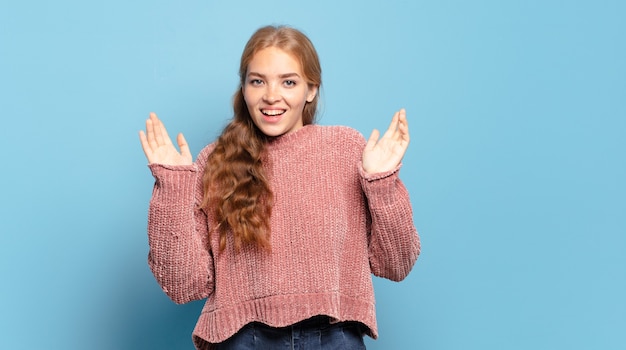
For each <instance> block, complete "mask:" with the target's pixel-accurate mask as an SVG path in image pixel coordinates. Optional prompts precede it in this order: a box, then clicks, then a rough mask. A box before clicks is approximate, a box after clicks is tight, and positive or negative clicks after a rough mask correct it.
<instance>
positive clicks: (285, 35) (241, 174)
mask: <svg viewBox="0 0 626 350" xmlns="http://www.w3.org/2000/svg"><path fill="white" fill-rule="evenodd" d="M268 47H277V48H279V49H281V50H283V51H285V52H286V53H288V54H290V55H292V56H293V57H294V58H296V59H297V60H298V61H299V63H300V67H301V69H302V73H303V75H304V79H305V80H306V81H307V83H308V84H309V86H311V87H318V93H317V94H315V98H314V99H313V101H311V102H308V103H306V104H305V106H304V109H303V111H302V122H303V124H304V125H307V124H312V123H313V122H314V121H315V115H316V111H317V102H318V96H319V87H320V86H321V84H322V70H321V66H320V63H319V58H318V55H317V52H316V51H315V48H314V47H313V44H312V43H311V41H310V40H309V39H308V38H307V37H306V35H304V34H303V33H302V32H300V31H298V30H297V29H294V28H291V27H286V26H266V27H262V28H260V29H258V30H257V31H256V32H255V33H254V34H253V35H252V37H250V40H248V43H247V44H246V46H245V48H244V50H243V53H242V55H241V61H240V66H239V77H240V86H239V88H238V89H237V91H236V92H235V95H234V96H233V110H234V116H233V118H232V120H231V121H230V123H229V124H228V125H227V126H226V127H225V128H224V130H223V131H222V134H221V135H220V136H219V138H218V139H217V141H216V142H215V148H214V150H213V152H211V154H210V155H209V156H208V161H207V164H206V168H205V169H204V174H203V178H202V181H203V188H204V197H203V201H202V207H203V208H204V209H205V210H207V211H212V212H213V214H214V217H215V220H216V221H217V226H216V227H214V228H212V230H211V234H212V233H213V232H216V233H218V234H219V237H220V250H223V249H224V248H225V247H226V243H227V241H228V235H230V234H232V235H233V237H234V244H235V248H236V249H237V250H238V249H240V248H241V247H242V245H244V244H255V245H257V246H259V247H262V248H264V249H267V250H269V249H270V248H271V245H270V217H271V213H272V204H273V195H272V189H271V187H270V182H269V179H268V174H266V167H264V165H265V163H267V161H268V160H267V159H268V158H267V157H266V151H265V144H266V143H267V141H268V137H267V136H266V135H265V134H263V132H262V131H261V130H260V129H259V128H258V127H257V126H256V125H255V124H254V122H253V121H252V118H251V116H250V112H249V111H248V107H247V106H246V102H245V100H244V96H243V90H242V87H243V86H244V84H245V79H246V74H247V70H248V65H249V63H250V61H251V60H252V58H253V57H254V55H255V54H256V53H257V52H258V51H260V50H262V49H265V48H268Z"/></svg>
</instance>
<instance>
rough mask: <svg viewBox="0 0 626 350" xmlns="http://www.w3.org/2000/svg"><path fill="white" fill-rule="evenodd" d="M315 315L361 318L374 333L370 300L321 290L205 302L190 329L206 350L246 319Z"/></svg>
mask: <svg viewBox="0 0 626 350" xmlns="http://www.w3.org/2000/svg"><path fill="white" fill-rule="evenodd" d="M316 315H326V316H329V317H331V318H332V319H333V321H337V322H342V321H358V322H361V323H363V324H364V325H365V326H366V327H367V328H368V330H367V334H368V335H369V336H370V337H372V338H374V339H376V338H377V337H378V329H377V325H376V311H375V305H374V304H371V303H368V302H364V301H362V300H359V299H355V298H353V297H350V296H346V295H342V294H339V293H325V294H294V295H278V296H271V297H267V298H262V299H256V300H250V301H247V302H244V303H241V304H239V305H236V306H233V307H230V308H221V309H217V310H213V311H210V310H206V306H205V310H203V311H202V314H201V315H200V318H199V319H198V323H197V324H196V328H195V329H194V332H193V342H194V344H195V346H196V348H197V349H201V350H209V349H211V347H212V344H215V343H220V342H223V341H224V340H226V339H228V338H230V337H231V336H232V335H233V334H235V333H236V332H237V331H238V330H239V329H241V328H242V327H243V326H245V325H246V324H248V323H250V322H262V323H265V324H267V325H269V326H272V327H285V326H289V325H292V324H294V323H297V322H299V321H302V320H305V319H307V318H310V317H313V316H316Z"/></svg>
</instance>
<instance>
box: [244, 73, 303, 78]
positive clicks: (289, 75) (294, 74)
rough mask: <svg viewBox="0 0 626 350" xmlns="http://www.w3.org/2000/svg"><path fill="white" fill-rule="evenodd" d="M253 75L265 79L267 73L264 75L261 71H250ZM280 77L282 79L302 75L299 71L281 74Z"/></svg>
mask: <svg viewBox="0 0 626 350" xmlns="http://www.w3.org/2000/svg"><path fill="white" fill-rule="evenodd" d="M251 75H253V76H257V77H259V78H263V79H265V78H266V77H265V75H263V74H261V73H257V72H250V73H248V76H251ZM278 77H279V78H281V79H284V78H293V77H297V78H300V75H299V74H298V73H285V74H280V75H279V76H278Z"/></svg>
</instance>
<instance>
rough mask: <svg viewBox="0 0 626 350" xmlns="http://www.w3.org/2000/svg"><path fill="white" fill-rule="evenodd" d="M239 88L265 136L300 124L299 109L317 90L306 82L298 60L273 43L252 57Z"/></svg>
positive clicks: (297, 126) (300, 126)
mask: <svg viewBox="0 0 626 350" xmlns="http://www.w3.org/2000/svg"><path fill="white" fill-rule="evenodd" d="M242 89H243V97H244V99H245V101H246V105H247V106H248V111H249V112H250V115H251V116H252V120H253V122H254V124H255V125H256V126H257V127H258V128H259V129H261V131H262V132H263V133H264V134H265V135H267V136H280V135H284V134H288V133H290V132H294V131H296V130H298V129H300V128H302V125H303V123H302V110H303V109H304V106H305V104H306V103H307V102H311V101H313V99H314V98H315V94H316V93H317V87H314V86H309V84H307V82H306V80H305V77H304V74H302V67H300V63H299V62H298V60H296V59H295V58H294V57H293V56H291V55H290V54H288V53H286V52H285V51H283V50H281V49H279V48H276V47H269V48H266V49H263V50H260V51H258V52H257V53H256V54H255V55H254V56H253V57H252V60H251V61H250V63H249V64H248V71H247V73H246V77H245V81H244V84H243V87H242Z"/></svg>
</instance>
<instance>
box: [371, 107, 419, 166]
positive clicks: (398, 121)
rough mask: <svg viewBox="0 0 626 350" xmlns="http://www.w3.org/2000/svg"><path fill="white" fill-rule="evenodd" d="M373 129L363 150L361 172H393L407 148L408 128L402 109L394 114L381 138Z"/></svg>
mask: <svg viewBox="0 0 626 350" xmlns="http://www.w3.org/2000/svg"><path fill="white" fill-rule="evenodd" d="M379 136H380V133H379V132H378V130H376V129H374V131H372V134H371V135H370V137H369V139H368V140H367V144H366V145H365V149H364V150H363V170H365V172H366V173H368V174H374V173H381V172H386V171H390V170H393V169H394V168H395V167H397V166H398V164H400V161H402V157H404V153H405V152H406V150H407V147H408V146H409V127H408V124H407V121H406V112H405V110H404V109H401V110H399V111H398V112H396V113H395V114H394V116H393V118H392V120H391V124H389V128H388V129H387V131H386V132H385V134H384V135H383V137H382V138H380V139H379Z"/></svg>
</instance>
